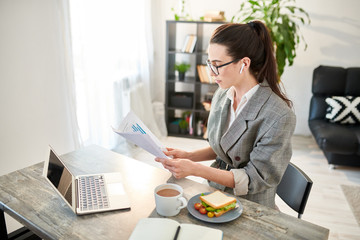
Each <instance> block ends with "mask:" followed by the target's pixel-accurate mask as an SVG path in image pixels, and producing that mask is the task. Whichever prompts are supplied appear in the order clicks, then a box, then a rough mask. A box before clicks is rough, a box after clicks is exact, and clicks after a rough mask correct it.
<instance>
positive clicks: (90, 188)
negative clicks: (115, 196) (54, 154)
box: [78, 175, 109, 211]
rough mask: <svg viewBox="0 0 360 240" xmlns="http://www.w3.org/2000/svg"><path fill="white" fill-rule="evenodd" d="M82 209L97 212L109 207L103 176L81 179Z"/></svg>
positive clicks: (82, 177) (83, 177)
mask: <svg viewBox="0 0 360 240" xmlns="http://www.w3.org/2000/svg"><path fill="white" fill-rule="evenodd" d="M78 185H79V192H80V209H81V210H83V211H86V210H97V209H104V208H108V207H109V201H108V197H107V193H106V188H105V182H104V177H103V176H102V175H95V176H81V177H79V184H78Z"/></svg>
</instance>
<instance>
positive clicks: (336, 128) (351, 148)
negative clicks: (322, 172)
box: [309, 119, 360, 155]
mask: <svg viewBox="0 0 360 240" xmlns="http://www.w3.org/2000/svg"><path fill="white" fill-rule="evenodd" d="M309 127H310V130H311V132H312V134H313V135H314V137H315V140H316V142H317V144H318V145H319V147H320V149H321V150H323V151H328V152H332V153H337V154H358V155H360V149H359V148H360V143H359V141H360V126H359V125H342V124H334V123H330V122H328V121H326V120H325V119H324V120H311V121H309Z"/></svg>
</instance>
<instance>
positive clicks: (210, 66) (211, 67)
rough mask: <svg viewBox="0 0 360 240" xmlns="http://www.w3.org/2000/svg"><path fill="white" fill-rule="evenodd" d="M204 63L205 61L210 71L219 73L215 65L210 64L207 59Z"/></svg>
mask: <svg viewBox="0 0 360 240" xmlns="http://www.w3.org/2000/svg"><path fill="white" fill-rule="evenodd" d="M206 63H207V66H208V67H209V68H210V69H211V71H212V72H213V73H214V74H215V75H219V72H218V69H217V67H215V66H214V65H212V64H211V62H210V61H209V60H207V61H206Z"/></svg>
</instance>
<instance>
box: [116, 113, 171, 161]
mask: <svg viewBox="0 0 360 240" xmlns="http://www.w3.org/2000/svg"><path fill="white" fill-rule="evenodd" d="M112 129H113V131H114V132H116V133H117V134H119V135H120V136H122V137H124V138H126V139H127V140H129V141H130V142H132V143H134V144H136V145H138V146H139V147H141V148H143V149H144V150H146V151H148V152H149V153H151V154H152V155H154V156H156V157H160V158H168V157H167V156H166V155H165V154H164V153H163V151H164V150H166V148H165V147H164V146H163V145H162V144H161V142H160V141H159V139H157V137H156V136H155V135H154V134H153V133H152V132H151V131H150V130H149V129H148V128H147V127H146V126H145V124H144V123H143V122H142V121H141V120H140V119H139V118H138V117H137V116H136V115H135V114H134V113H133V112H132V111H130V112H129V113H128V114H127V115H126V117H125V118H124V119H123V121H122V122H121V123H120V126H119V128H118V129H115V128H114V127H113V128H112Z"/></svg>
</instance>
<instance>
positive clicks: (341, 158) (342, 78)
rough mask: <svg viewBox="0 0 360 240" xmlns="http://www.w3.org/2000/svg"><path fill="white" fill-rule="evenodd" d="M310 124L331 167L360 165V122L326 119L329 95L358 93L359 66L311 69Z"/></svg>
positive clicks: (359, 90) (359, 85)
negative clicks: (341, 122)
mask: <svg viewBox="0 0 360 240" xmlns="http://www.w3.org/2000/svg"><path fill="white" fill-rule="evenodd" d="M312 93H313V96H312V98H311V102H310V114H309V121H308V123H309V127H310V130H311V133H312V134H313V136H314V137H315V140H316V142H317V144H318V145H319V147H320V149H321V150H322V151H323V152H324V154H325V156H326V159H327V161H328V163H329V164H331V165H330V166H334V165H346V166H360V125H359V124H340V123H332V122H330V121H329V120H328V119H326V118H325V115H326V110H327V108H328V104H327V103H326V102H325V99H326V98H327V97H331V96H360V68H341V67H332V66H319V67H317V68H316V69H315V70H314V72H313V83H312Z"/></svg>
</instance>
